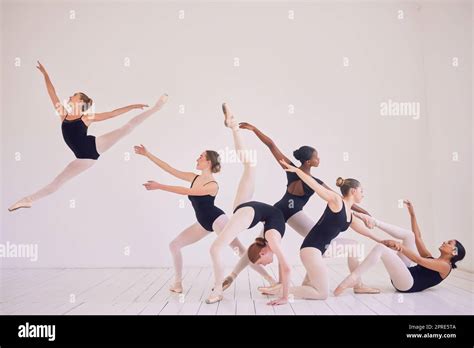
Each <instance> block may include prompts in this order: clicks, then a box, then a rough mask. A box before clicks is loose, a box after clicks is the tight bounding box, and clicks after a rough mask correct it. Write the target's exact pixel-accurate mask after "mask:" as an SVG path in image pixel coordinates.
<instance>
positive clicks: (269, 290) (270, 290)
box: [257, 283, 281, 293]
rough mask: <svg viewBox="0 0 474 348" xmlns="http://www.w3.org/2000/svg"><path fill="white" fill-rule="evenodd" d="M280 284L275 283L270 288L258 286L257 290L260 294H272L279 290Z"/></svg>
mask: <svg viewBox="0 0 474 348" xmlns="http://www.w3.org/2000/svg"><path fill="white" fill-rule="evenodd" d="M280 288H281V283H275V284H272V285H270V286H259V287H258V288H257V290H258V291H260V292H261V293H273V292H274V291H277V290H280Z"/></svg>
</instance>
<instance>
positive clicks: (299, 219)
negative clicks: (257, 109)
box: [222, 122, 379, 293]
mask: <svg viewBox="0 0 474 348" xmlns="http://www.w3.org/2000/svg"><path fill="white" fill-rule="evenodd" d="M239 126H240V128H241V129H246V130H250V131H252V132H254V133H255V135H256V136H257V137H258V138H259V139H260V140H261V141H262V142H263V143H264V144H265V145H266V146H267V147H268V149H269V150H270V152H271V153H272V155H273V157H274V158H275V159H276V161H277V162H278V164H279V165H280V166H281V167H282V168H283V169H285V167H284V166H283V165H281V163H280V160H281V159H283V160H284V161H285V162H286V163H288V164H290V165H292V166H295V164H294V163H293V162H292V161H291V160H290V159H289V158H288V157H287V156H285V155H284V154H283V153H282V152H281V151H280V149H279V148H278V146H277V145H276V144H275V142H274V141H273V140H272V139H271V138H270V137H268V136H267V135H266V134H264V133H263V132H262V131H260V130H259V129H258V128H257V127H255V126H253V125H252V124H250V123H247V122H242V123H240V124H239ZM293 156H294V157H295V158H296V159H297V160H298V161H300V162H301V165H300V167H299V168H300V169H301V170H302V171H303V172H305V173H306V174H308V175H311V168H313V167H314V168H317V167H319V164H320V157H319V154H318V151H317V150H316V149H315V148H313V147H311V146H301V147H300V148H299V149H297V150H295V151H294V152H293ZM286 177H287V185H286V186H287V188H286V192H285V194H284V195H283V197H282V198H281V199H280V200H279V201H278V202H276V203H275V204H274V205H273V206H274V207H276V208H278V209H280V210H281V212H282V213H283V216H284V218H285V222H286V223H287V224H288V225H289V226H290V227H291V228H293V229H294V230H295V231H296V232H297V233H299V234H300V235H301V236H302V237H303V238H304V237H306V236H307V235H308V233H309V231H310V230H311V229H312V228H313V226H314V225H315V224H316V222H315V221H314V220H313V219H312V218H311V217H309V216H308V215H307V214H306V213H305V211H304V210H303V208H304V206H305V205H306V203H307V202H308V201H309V199H310V198H311V196H312V195H313V194H314V190H313V189H312V188H311V187H310V186H308V185H307V184H306V183H305V182H303V181H302V180H301V179H300V178H299V177H298V175H296V174H295V173H292V172H289V171H287V172H286ZM313 179H314V180H316V181H317V182H318V183H319V184H320V185H322V186H323V187H325V188H326V189H328V190H331V191H333V190H332V189H331V188H330V187H329V186H327V185H326V184H325V183H324V182H323V181H322V180H320V179H318V178H316V177H314V176H313ZM351 209H352V210H354V211H357V212H361V213H365V214H368V215H370V214H369V213H368V212H367V211H365V210H364V209H362V208H361V207H359V206H358V205H357V204H353V205H352V207H351ZM334 243H335V244H336V243H337V244H338V245H344V246H347V247H351V246H352V247H354V248H356V247H357V244H358V243H357V242H356V241H355V240H352V239H348V238H340V237H339V238H337V239H336V240H335V241H334ZM347 263H348V266H349V270H350V271H353V270H354V269H355V268H356V267H357V266H358V265H359V260H358V258H357V257H355V256H349V257H348V259H347ZM249 264H250V261H249V258H248V254H243V255H242V257H241V259H240V260H239V262H238V263H237V265H236V266H235V267H234V269H233V270H232V272H231V274H230V275H228V276H227V277H226V278H225V279H224V282H223V284H222V288H223V290H224V291H225V290H226V289H227V288H228V287H229V286H230V285H231V284H232V282H233V281H234V280H235V279H236V278H237V276H238V275H239V274H240V272H242V270H243V269H244V268H245V267H246V266H247V265H249ZM279 286H281V284H274V285H272V284H271V285H270V286H269V287H266V286H263V287H259V288H258V290H259V291H266V290H267V289H269V290H272V289H273V288H274V287H279ZM356 291H357V292H360V293H374V292H378V291H379V290H378V289H373V288H370V287H367V286H365V285H363V284H359V285H358V286H356Z"/></svg>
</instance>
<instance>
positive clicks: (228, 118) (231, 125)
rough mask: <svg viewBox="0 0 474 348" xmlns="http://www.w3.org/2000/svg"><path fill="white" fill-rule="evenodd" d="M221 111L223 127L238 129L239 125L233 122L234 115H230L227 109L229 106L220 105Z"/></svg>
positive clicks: (230, 112)
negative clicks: (222, 113)
mask: <svg viewBox="0 0 474 348" xmlns="http://www.w3.org/2000/svg"><path fill="white" fill-rule="evenodd" d="M222 111H223V112H224V116H225V118H224V125H225V126H226V127H228V128H232V129H239V125H238V124H237V122H236V121H235V118H234V115H233V114H232V111H231V110H230V108H229V105H227V103H222Z"/></svg>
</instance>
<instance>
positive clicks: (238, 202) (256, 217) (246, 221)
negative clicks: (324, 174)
mask: <svg viewBox="0 0 474 348" xmlns="http://www.w3.org/2000/svg"><path fill="white" fill-rule="evenodd" d="M222 108H223V111H224V115H225V121H224V124H225V126H226V127H228V128H231V129H232V135H233V138H234V144H235V149H236V151H237V154H238V156H239V160H240V161H241V162H242V163H243V165H244V171H243V174H242V177H241V179H240V183H239V187H238V189H237V194H236V196H235V199H234V205H233V207H234V214H233V215H232V217H231V218H230V219H229V222H228V223H227V225H226V226H225V227H224V229H223V231H222V232H221V233H220V234H219V236H218V237H217V238H216V240H215V241H214V242H213V243H212V246H211V250H210V252H211V257H212V263H213V267H214V277H215V283H214V288H213V291H212V292H211V294H210V295H209V297H208V299H207V300H206V303H215V302H218V301H221V300H222V299H223V290H222V281H223V278H224V277H223V266H222V262H221V251H222V249H223V248H224V246H225V245H228V244H229V243H230V241H232V240H233V239H234V238H235V237H237V235H238V234H239V233H240V232H242V231H244V230H246V229H249V228H252V227H253V226H255V225H256V224H257V223H258V222H263V225H264V228H263V230H264V231H263V236H264V239H265V241H266V242H265V243H268V245H269V246H271V250H272V252H268V253H266V255H265V257H264V258H262V260H261V262H259V264H260V265H266V264H268V263H270V262H271V261H272V259H273V254H275V255H276V257H277V259H278V265H279V282H281V283H282V289H283V291H282V296H281V297H280V298H279V299H276V300H273V301H270V302H268V304H269V305H280V304H284V303H287V301H288V284H289V277H290V266H289V265H288V262H287V260H286V258H285V255H284V254H283V251H282V248H281V238H282V237H283V235H284V233H285V219H284V217H283V214H282V212H281V211H280V210H279V209H277V208H275V207H273V206H271V205H269V204H265V203H261V202H256V201H251V199H252V196H253V193H254V190H255V171H256V166H255V163H252V161H251V160H250V158H249V157H250V156H247V153H246V150H245V149H244V146H243V143H242V139H241V134H240V128H239V125H238V123H237V122H236V120H235V118H234V116H233V114H232V112H231V110H230V109H229V107H228V105H227V104H225V103H224V104H223V106H222Z"/></svg>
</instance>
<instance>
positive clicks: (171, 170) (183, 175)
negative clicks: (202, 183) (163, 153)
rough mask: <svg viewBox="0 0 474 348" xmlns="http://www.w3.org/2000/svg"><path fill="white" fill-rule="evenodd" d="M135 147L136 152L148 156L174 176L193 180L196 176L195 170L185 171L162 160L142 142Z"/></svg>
mask: <svg viewBox="0 0 474 348" xmlns="http://www.w3.org/2000/svg"><path fill="white" fill-rule="evenodd" d="M134 149H135V153H136V154H138V155H142V156H145V157H147V158H148V159H149V160H150V161H152V162H153V163H155V164H156V165H157V166H158V167H160V168H161V169H163V170H164V171H165V172H167V173H169V174H171V175H173V176H174V177H176V178H178V179H181V180H185V181H189V182H191V181H193V179H194V178H195V177H196V174H195V173H193V172H183V171H181V170H178V169H176V168H173V167H172V166H170V165H169V164H168V163H166V162H165V161H162V160H161V159H159V158H158V157H156V156H155V155H153V154H152V153H151V152H149V151H148V150H147V149H146V147H145V146H143V145H142V144H140V146H134Z"/></svg>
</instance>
